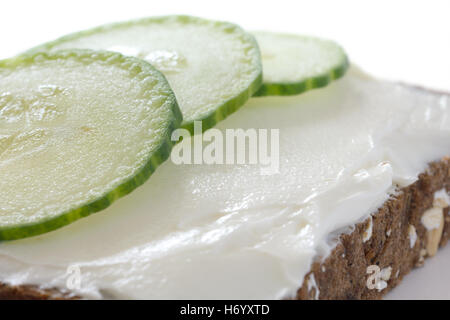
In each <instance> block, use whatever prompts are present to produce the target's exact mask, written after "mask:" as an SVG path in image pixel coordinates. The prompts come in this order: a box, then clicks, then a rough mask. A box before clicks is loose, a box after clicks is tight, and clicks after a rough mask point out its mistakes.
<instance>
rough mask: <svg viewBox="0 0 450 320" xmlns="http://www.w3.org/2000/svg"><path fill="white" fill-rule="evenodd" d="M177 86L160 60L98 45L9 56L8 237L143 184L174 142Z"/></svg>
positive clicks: (5, 127) (0, 110)
mask: <svg viewBox="0 0 450 320" xmlns="http://www.w3.org/2000/svg"><path fill="white" fill-rule="evenodd" d="M180 122H181V114H180V111H179V109H178V106H177V103H176V99H175V96H174V94H173V92H172V90H171V89H170V87H169V85H168V83H167V81H166V80H165V78H164V77H163V76H162V74H161V73H160V72H158V71H157V70H155V69H154V68H153V67H152V66H151V65H150V64H148V63H145V62H143V61H141V60H139V59H136V58H129V57H124V56H122V55H121V54H118V53H107V52H103V53H96V52H92V51H89V50H82V51H63V52H56V53H49V54H45V53H38V54H34V55H24V56H20V57H17V58H15V59H10V60H5V61H1V62H0V176H1V177H2V179H0V203H1V207H0V240H11V239H17V238H23V237H28V236H32V235H36V234H40V233H44V232H48V231H50V230H53V229H56V228H59V227H61V226H63V225H66V224H68V223H71V222H72V221H75V220H77V219H79V218H81V217H84V216H86V215H89V214H90V213H93V212H96V211H99V210H101V209H103V208H105V207H107V206H108V205H109V204H110V203H111V202H113V201H114V200H115V199H117V198H119V197H121V196H123V195H125V194H127V193H129V192H131V191H132V190H133V189H134V188H136V187H137V186H139V185H140V184H142V183H143V182H144V181H145V180H146V179H147V178H148V177H149V175H150V174H151V173H152V172H153V171H154V169H155V168H156V167H157V166H158V165H159V164H160V163H161V162H162V161H164V160H165V159H166V158H167V156H168V154H169V152H170V149H171V146H172V143H171V141H170V135H171V132H172V131H173V130H174V129H175V128H176V127H177V126H178V125H179V124H180Z"/></svg>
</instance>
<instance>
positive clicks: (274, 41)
mask: <svg viewBox="0 0 450 320" xmlns="http://www.w3.org/2000/svg"><path fill="white" fill-rule="evenodd" d="M253 35H254V36H255V37H256V40H257V41H258V44H259V47H260V49H261V55H262V61H263V68H264V77H263V85H262V86H261V87H260V89H259V90H258V92H257V93H256V94H255V96H276V95H280V96H283V95H294V94H299V93H302V92H304V91H307V90H310V89H314V88H320V87H324V86H326V85H327V84H328V83H330V82H331V81H332V80H335V79H337V78H340V77H342V76H343V75H344V74H345V72H346V71H347V69H348V66H349V63H348V59H347V56H346V54H345V52H344V50H343V49H342V48H341V47H340V46H339V45H338V44H336V43H335V42H332V41H328V40H323V39H318V38H313V37H306V36H300V35H294V34H281V33H271V32H254V33H253Z"/></svg>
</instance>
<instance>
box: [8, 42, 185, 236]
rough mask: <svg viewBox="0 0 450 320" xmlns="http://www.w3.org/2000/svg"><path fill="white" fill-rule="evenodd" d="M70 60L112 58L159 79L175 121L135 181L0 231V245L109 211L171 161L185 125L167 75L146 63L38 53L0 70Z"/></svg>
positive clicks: (90, 54)
mask: <svg viewBox="0 0 450 320" xmlns="http://www.w3.org/2000/svg"><path fill="white" fill-rule="evenodd" d="M70 56H71V57H77V58H80V59H88V60H89V59H103V60H107V59H109V58H115V59H116V60H115V62H123V63H124V64H128V65H133V66H136V65H138V66H139V67H140V68H141V70H142V71H144V72H145V74H146V75H149V74H151V75H152V76H156V77H157V78H158V80H159V81H161V83H162V84H163V85H164V86H167V90H168V92H170V93H169V98H168V100H167V101H168V103H170V108H171V112H172V117H171V119H170V122H169V123H168V126H167V128H166V131H165V133H164V136H163V137H162V138H161V141H160V143H159V145H158V147H156V148H155V150H154V151H153V152H152V153H150V154H149V155H148V158H147V160H146V163H145V164H144V165H143V166H141V167H140V168H139V169H138V170H137V172H136V173H135V174H134V175H133V176H132V177H130V178H129V179H127V180H125V181H124V182H122V183H121V184H119V185H118V186H116V187H115V188H113V189H111V190H109V191H107V192H105V193H104V194H103V195H102V196H100V197H98V198H97V199H95V200H93V201H91V202H89V203H87V204H85V205H83V206H81V207H78V208H75V209H71V210H68V211H65V212H62V213H61V214H59V215H57V216H55V217H52V218H49V219H44V220H41V221H39V222H34V223H30V224H21V225H15V226H8V227H3V228H2V227H0V241H6V240H17V239H21V238H27V237H32V236H37V235H39V234H43V233H47V232H50V231H53V230H55V229H59V228H61V227H63V226H65V225H68V224H70V223H72V222H74V221H76V220H78V219H80V218H84V217H86V216H89V215H91V214H93V213H95V212H98V211H100V210H103V209H105V208H107V207H108V206H110V205H111V204H112V203H113V202H114V201H116V200H117V199H119V198H121V197H123V196H125V195H127V194H129V193H130V192H132V191H133V190H134V189H136V188H137V187H139V186H140V185H142V184H143V183H144V182H145V181H147V179H148V178H149V177H150V176H151V174H152V173H153V172H154V171H155V169H156V168H157V167H158V166H159V165H160V164H161V163H163V162H164V161H165V160H166V159H167V158H168V157H169V155H170V152H171V150H172V146H173V145H174V142H173V141H172V140H171V134H172V131H173V130H175V129H177V128H179V127H180V124H181V122H182V115H181V111H180V109H179V107H178V103H177V100H176V98H175V94H174V93H173V91H172V90H171V88H170V86H169V84H168V82H167V80H166V78H165V77H164V75H163V74H162V73H161V72H159V71H158V70H156V69H155V68H153V66H151V65H150V64H149V63H147V62H145V61H142V60H140V59H137V58H133V57H125V56H123V55H121V54H119V53H115V52H107V51H92V50H61V51H56V52H54V53H43V52H37V53H30V54H23V55H20V56H17V57H15V58H11V59H7V60H3V61H0V69H1V68H13V67H15V66H17V65H20V64H31V63H33V61H34V60H35V59H42V58H43V59H65V58H68V57H70Z"/></svg>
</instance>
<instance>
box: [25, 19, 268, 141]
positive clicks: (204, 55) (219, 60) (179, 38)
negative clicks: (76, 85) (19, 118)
mask: <svg viewBox="0 0 450 320" xmlns="http://www.w3.org/2000/svg"><path fill="white" fill-rule="evenodd" d="M68 48H87V49H95V50H98V49H102V50H109V51H118V52H121V53H122V54H125V55H131V56H136V57H138V58H141V59H144V60H146V61H148V62H150V63H151V64H152V65H153V66H154V67H155V68H157V69H158V70H160V71H161V72H162V73H164V75H165V76H166V78H167V80H168V81H169V83H170V85H171V87H172V88H173V90H174V92H175V95H176V97H177V100H178V103H179V105H180V108H181V110H182V113H183V124H182V126H183V127H185V128H187V129H189V130H190V131H191V132H192V131H193V121H195V120H201V121H202V122H203V123H202V126H203V129H204V130H205V129H208V128H210V127H212V126H214V125H215V124H216V123H217V122H218V121H220V120H222V119H224V118H225V117H227V116H228V115H229V114H230V113H232V112H234V111H236V110H237V109H238V108H239V107H240V106H242V105H243V104H244V103H245V102H246V101H247V100H248V99H249V97H251V96H252V95H253V94H254V93H255V92H256V90H257V89H258V88H259V87H260V85H261V83H262V67H261V58H260V53H259V49H258V45H257V43H256V41H255V39H254V38H253V36H251V35H250V34H248V33H246V32H245V31H244V30H242V29H241V28H240V27H238V26H236V25H234V24H230V23H227V22H217V21H211V20H205V19H201V18H196V17H189V16H164V17H151V18H146V19H142V20H135V21H129V22H122V23H116V24H112V25H105V26H100V27H97V28H95V29H91V30H87V31H82V32H78V33H74V34H71V35H68V36H65V37H63V38H60V39H58V40H55V41H53V42H50V43H47V44H44V45H42V46H39V47H37V48H35V49H32V50H33V51H35V50H45V51H48V50H55V49H68Z"/></svg>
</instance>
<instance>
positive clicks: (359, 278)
mask: <svg viewBox="0 0 450 320" xmlns="http://www.w3.org/2000/svg"><path fill="white" fill-rule="evenodd" d="M442 188H446V189H447V191H449V190H450V158H448V157H446V158H444V159H442V161H440V162H434V163H432V164H430V166H429V168H428V170H427V171H426V172H424V173H422V174H421V175H420V176H419V179H418V181H416V182H415V183H414V184H412V185H410V186H408V187H406V188H403V189H401V190H400V192H399V193H398V194H397V195H396V196H395V197H392V198H391V199H390V200H388V201H386V202H385V204H384V205H383V207H381V208H380V209H379V210H378V211H377V212H376V213H374V214H373V215H372V219H373V220H372V226H373V230H372V237H371V238H370V239H369V240H367V241H366V242H363V235H364V232H365V231H366V229H367V227H368V226H369V224H370V218H368V219H367V220H365V221H364V222H362V223H359V224H357V225H356V226H355V229H354V231H353V232H351V233H350V234H342V235H341V236H340V241H339V242H338V244H337V246H336V247H335V249H334V250H333V251H332V253H331V254H330V255H329V256H328V257H327V258H326V259H325V261H318V262H315V263H314V264H313V266H312V267H311V271H310V272H309V273H308V274H307V275H306V276H305V278H304V281H303V285H302V287H301V288H300V289H299V290H298V292H297V299H302V300H303V299H314V298H315V297H316V290H317V288H318V290H319V299H380V298H382V297H383V295H385V294H386V293H387V292H388V291H389V290H391V289H392V288H394V287H395V286H396V285H397V284H398V283H400V281H401V280H402V278H403V277H404V276H405V275H406V274H408V273H409V272H410V271H411V270H412V269H413V268H414V267H419V266H421V265H422V264H423V262H424V258H426V257H427V256H424V250H425V248H426V244H427V240H426V239H427V238H426V232H427V230H426V228H425V227H424V226H423V225H422V223H421V221H420V219H421V217H422V215H423V213H424V212H425V211H426V210H427V209H429V208H431V207H432V204H433V200H434V193H435V192H436V191H438V190H440V189H442ZM444 223H445V224H444V230H443V233H442V237H441V239H440V243H439V246H440V247H442V246H444V245H445V244H446V243H447V241H448V239H449V237H450V216H449V208H448V207H447V208H446V209H444ZM410 225H413V226H414V227H415V229H416V232H417V240H416V244H415V246H414V247H413V248H411V247H410V241H409V236H408V229H409V226H410ZM389 230H390V232H389ZM370 265H377V266H379V267H380V269H383V268H386V267H392V272H391V276H390V279H389V281H387V287H386V288H385V289H384V290H381V291H378V290H377V289H368V287H367V285H366V283H367V278H368V276H369V274H367V273H366V272H367V267H368V266H370ZM397 272H398V274H397ZM311 274H313V275H314V280H315V284H316V285H315V286H311V285H310V286H309V290H308V281H309V277H310V276H311Z"/></svg>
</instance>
